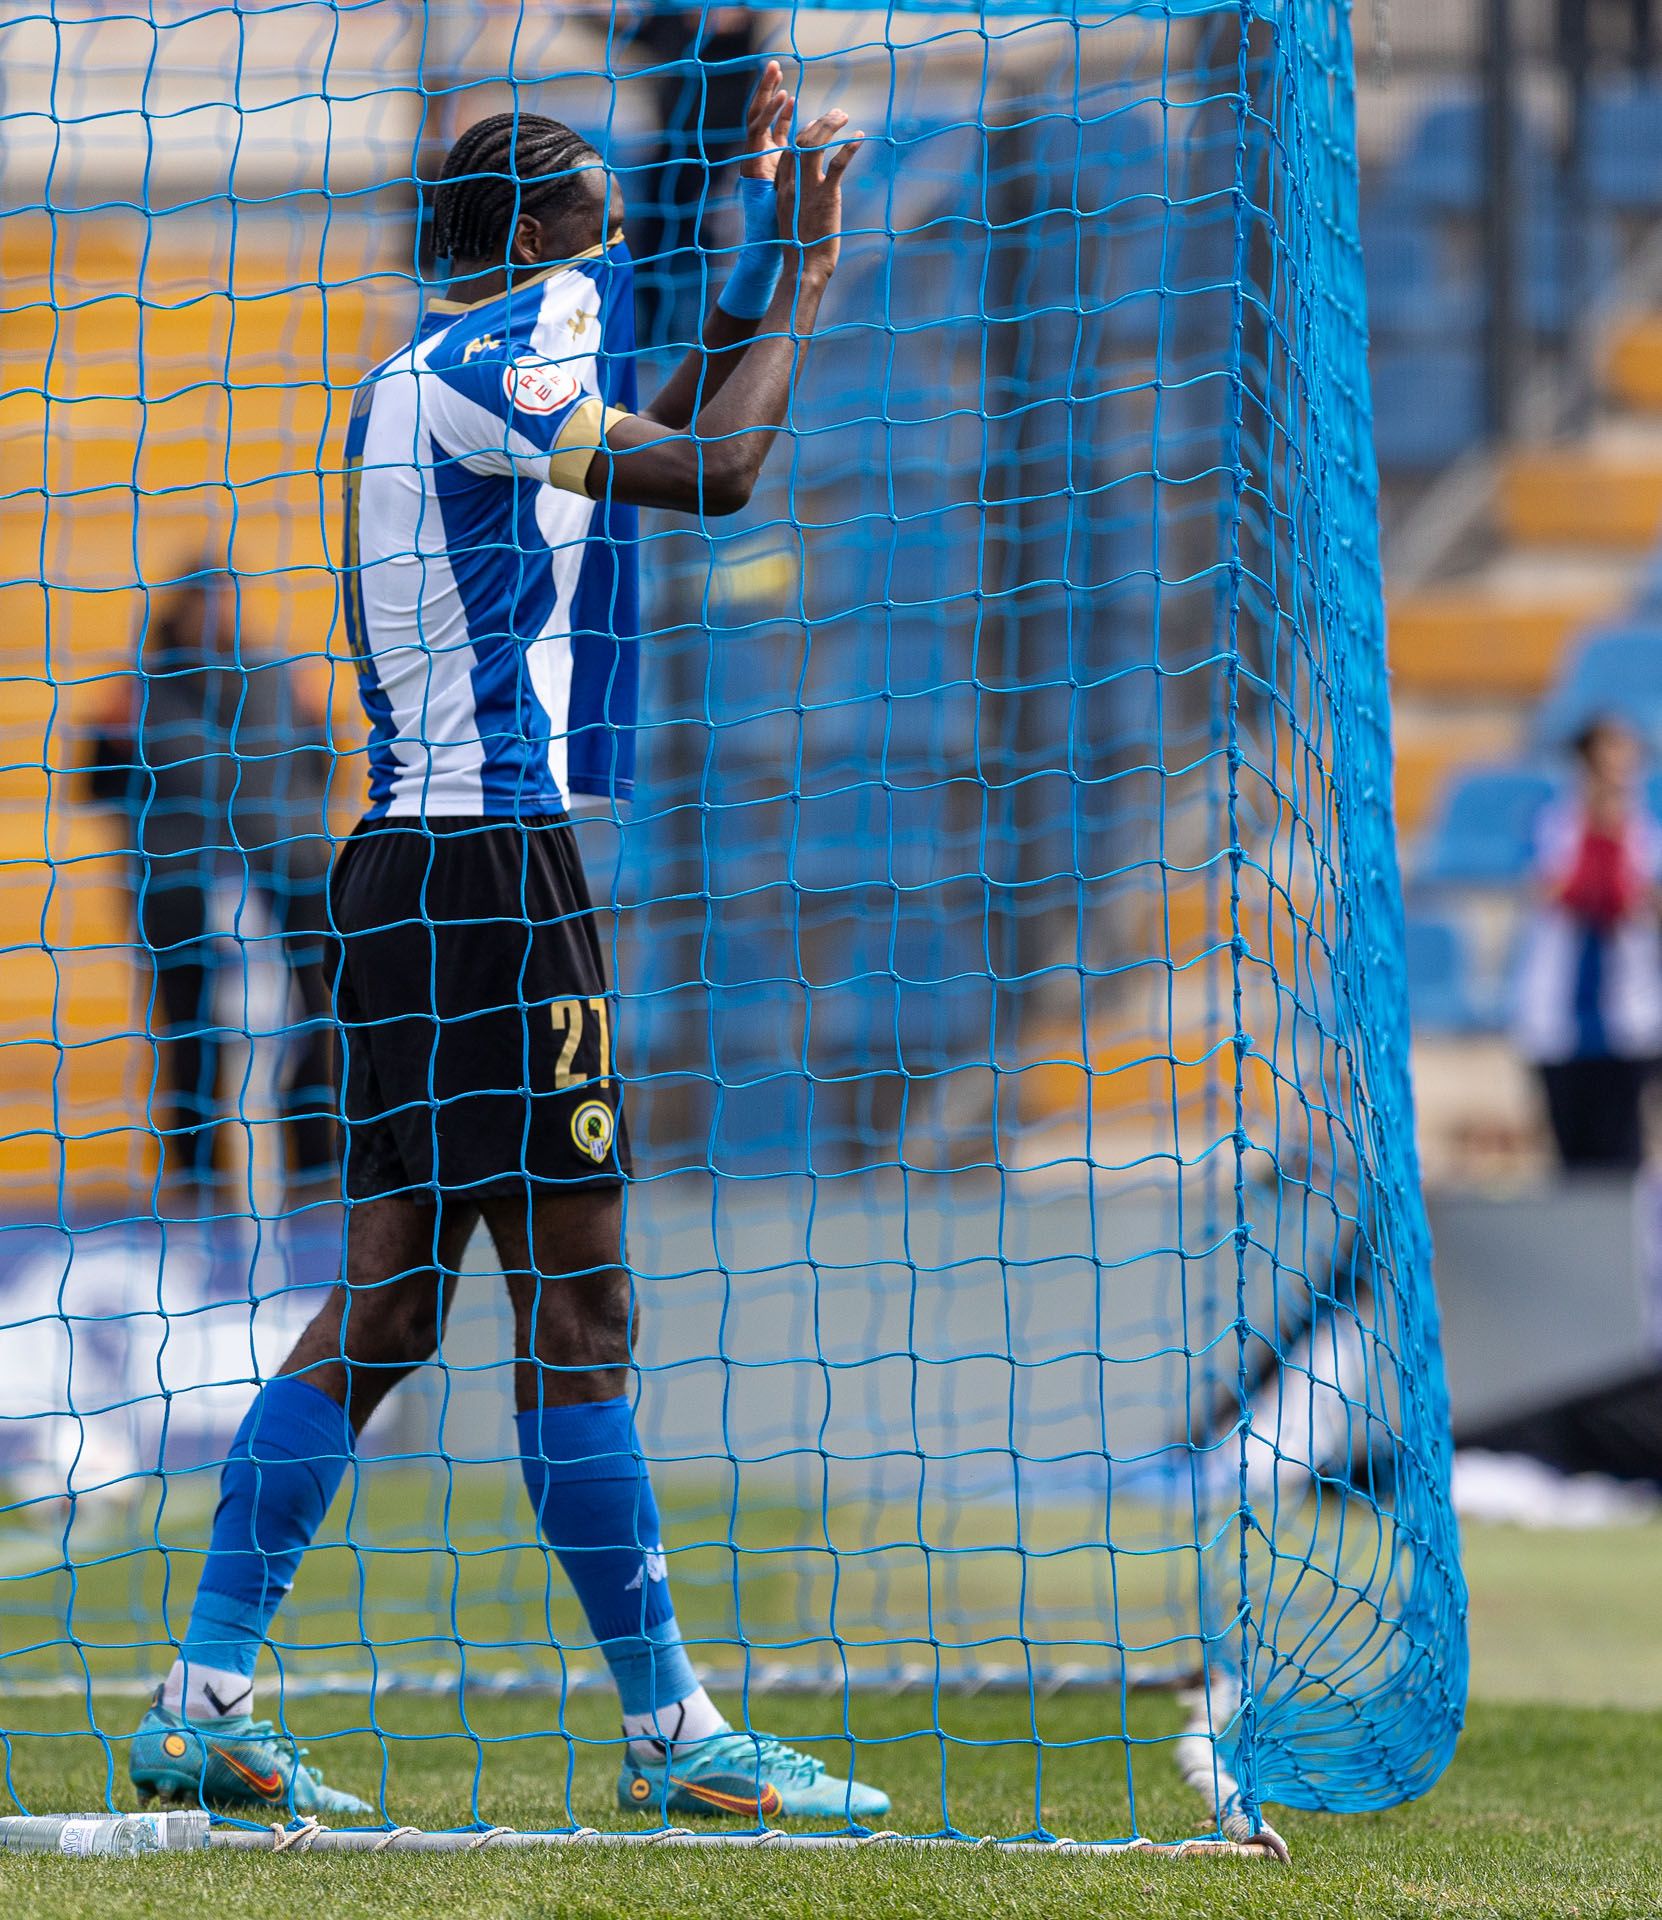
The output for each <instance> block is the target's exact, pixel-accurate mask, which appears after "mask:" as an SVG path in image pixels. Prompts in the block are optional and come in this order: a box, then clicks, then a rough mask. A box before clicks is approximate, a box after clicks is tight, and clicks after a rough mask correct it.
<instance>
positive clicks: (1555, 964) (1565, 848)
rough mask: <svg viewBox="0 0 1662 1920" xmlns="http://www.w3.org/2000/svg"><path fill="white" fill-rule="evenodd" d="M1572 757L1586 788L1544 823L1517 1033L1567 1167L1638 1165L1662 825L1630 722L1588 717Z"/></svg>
mask: <svg viewBox="0 0 1662 1920" xmlns="http://www.w3.org/2000/svg"><path fill="white" fill-rule="evenodd" d="M1575 752H1576V758H1577V761H1578V763H1579V780H1578V783H1577V791H1576V792H1575V794H1574V795H1573V796H1572V797H1571V798H1569V799H1567V800H1565V801H1564V802H1562V803H1561V804H1559V805H1557V806H1554V807H1550V808H1549V809H1548V810H1547V812H1546V813H1545V814H1544V815H1543V817H1542V821H1541V827H1540V832H1539V837H1538V854H1537V864H1536V893H1537V904H1536V911H1535V914H1534V918H1533V922H1532V924H1531V926H1530V927H1529V929H1528V934H1527V938H1526V941H1525V947H1524V956H1523V965H1522V968H1521V970H1520V974H1519V983H1518V1005H1517V1037H1518V1044H1519V1046H1520V1048H1521V1049H1522V1051H1523V1054H1524V1057H1525V1058H1526V1059H1528V1060H1530V1061H1532V1062H1533V1063H1534V1064H1535V1066H1536V1068H1537V1069H1538V1071H1539V1073H1540V1076H1541V1084H1542V1087H1543V1090H1544V1091H1545V1094H1546V1102H1547V1113H1548V1116H1549V1118H1550V1120H1551V1122H1552V1132H1553V1138H1554V1139H1555V1141H1556V1142H1557V1145H1558V1155H1559V1158H1560V1160H1561V1161H1562V1162H1563V1164H1564V1166H1565V1167H1566V1168H1588V1167H1599V1168H1619V1169H1632V1168H1636V1167H1638V1166H1639V1164H1640V1163H1641V1161H1642V1160H1643V1158H1644V1137H1643V1129H1642V1126H1641V1102H1642V1097H1643V1093H1644V1086H1645V1081H1646V1078H1647V1076H1648V1074H1649V1071H1650V1068H1651V1066H1652V1064H1653V1063H1654V1061H1655V1060H1656V1058H1657V1056H1658V1055H1659V1054H1662V937H1659V932H1658V919H1657V913H1658V894H1657V881H1658V877H1659V875H1662V828H1659V827H1658V825H1657V823H1656V821H1655V820H1654V819H1653V818H1652V817H1651V815H1650V814H1649V813H1648V812H1647V810H1646V808H1645V805H1644V802H1643V800H1642V798H1641V794H1640V786H1639V776H1640V771H1641V751H1640V746H1639V741H1638V739H1637V737H1636V736H1635V735H1634V734H1633V732H1632V731H1631V730H1630V729H1629V728H1628V727H1627V726H1626V725H1624V724H1623V723H1622V722H1621V721H1619V720H1614V719H1601V720H1595V721H1593V722H1592V723H1591V724H1590V725H1588V726H1587V727H1586V728H1585V729H1584V730H1583V731H1582V733H1581V734H1580V735H1579V736H1578V738H1577V740H1576V743H1575Z"/></svg>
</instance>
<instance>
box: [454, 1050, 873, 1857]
mask: <svg viewBox="0 0 1662 1920" xmlns="http://www.w3.org/2000/svg"><path fill="white" fill-rule="evenodd" d="M591 1085H592V1083H591ZM571 1130H572V1129H571V1127H570V1125H568V1127H567V1133H568V1134H569V1133H570V1132H571ZM573 1177H579V1176H577V1175H576V1173H575V1169H574V1172H573ZM483 1204H484V1211H485V1219H486V1223H487V1225H488V1226H489V1228H490V1231H491V1237H492V1239H493V1240H494V1241H495V1243H496V1248H497V1252H498V1255H499V1256H500V1258H501V1261H502V1270H503V1273H504V1275H505V1276H506V1279H507V1283H508V1292H509V1296H510V1298H511V1299H512V1301H513V1308H514V1352H515V1356H516V1361H517V1364H516V1367H515V1370H514V1394H515V1401H516V1405H517V1409H518V1427H519V1441H520V1457H521V1461H522V1464H523V1467H524V1472H525V1484H526V1489H527V1491H528V1492H529V1494H530V1496H531V1505H532V1508H533V1510H534V1512H535V1513H536V1516H537V1523H538V1525H539V1527H540V1528H541V1530H542V1532H543V1535H544V1537H545V1538H546V1539H547V1540H548V1543H549V1545H550V1546H551V1547H553V1549H554V1551H555V1554H556V1555H557V1556H558V1558H559V1561H560V1564H561V1566H562V1567H563V1568H564V1570H565V1573H566V1575H567V1577H568V1578H569V1580H570V1581H571V1584H572V1586H573V1588H574V1589H575V1590H576V1593H577V1597H578V1599H579V1601H580V1602H581V1603H582V1607H583V1611H584V1614H585V1615H586V1617H587V1619H588V1623H589V1628H590V1631H591V1632H592V1633H593V1634H594V1637H595V1640H596V1642H597V1644H598V1645H599V1647H600V1650H601V1653H602V1654H603V1656H604V1657H605V1660H606V1664H607V1666H608V1667H609V1668H610V1670H611V1674H612V1678H613V1680H614V1682H615V1683H616V1686H617V1690H618V1699H619V1702H620V1705H621V1707H622V1710H623V1732H624V1736H625V1740H626V1742H627V1745H626V1748H625V1756H624V1764H623V1769H622V1773H621V1776H620V1778H619V1782H618V1797H619V1800H620V1802H621V1803H622V1804H623V1805H624V1806H625V1807H628V1808H630V1809H632V1810H639V1811H645V1812H657V1813H659V1814H660V1815H661V1816H662V1817H664V1818H667V1817H668V1816H669V1815H670V1814H672V1813H674V1814H685V1813H695V1814H697V1813H703V1814H733V1813H737V1814H751V1815H754V1816H757V1817H762V1816H773V1815H792V1814H799V1815H816V1816H829V1817H831V1818H833V1819H835V1818H846V1819H849V1820H853V1821H870V1820H875V1819H877V1818H879V1817H881V1815H883V1814H884V1813H886V1812H887V1811H888V1807H889V1802H888V1797H887V1796H886V1795H885V1794H883V1793H880V1792H878V1791H877V1790H876V1789H875V1788H872V1787H867V1786H864V1785H862V1784H861V1783H860V1782H858V1781H852V1780H842V1779H838V1778H836V1777H834V1776H832V1775H830V1774H828V1773H827V1772H826V1770H825V1767H824V1765H823V1763H822V1762H820V1761H819V1760H816V1759H812V1758H810V1757H809V1756H808V1755H806V1754H802V1753H798V1752H796V1751H794V1750H793V1749H792V1748H790V1747H787V1746H785V1745H784V1744H783V1742H781V1741H778V1740H774V1739H771V1738H769V1737H768V1736H766V1735H759V1734H754V1733H749V1732H742V1733H741V1732H735V1731H734V1729H733V1728H732V1727H731V1726H729V1724H728V1723H727V1721H726V1720H725V1719H724V1718H723V1717H722V1715H721V1713H720V1712H719V1711H718V1709H717V1708H716V1706H715V1705H714V1703H713V1702H712V1701H711V1699H710V1696H709V1695H708V1694H707V1693H706V1692H705V1690H704V1688H703V1687H702V1686H701V1685H700V1684H699V1682H698V1679H697V1677H696V1675H695V1674H694V1672H693V1668H692V1664H691V1661H690V1660H689V1658H688V1655H687V1650H686V1647H685V1645H684V1644H683V1642H682V1637H681V1629H680V1627H679V1625H678V1624H677V1622H676V1618H675V1608H674V1604H673V1602H672V1599H671V1596H670V1582H669V1566H668V1562H667V1560H666V1558H665V1555H664V1550H663V1533H662V1527H661V1525H660V1522H659V1516H658V1504H657V1501H656V1499H655V1497H654V1495H653V1491H652V1481H651V1477H650V1475H649V1474H648V1472H647V1467H646V1460H645V1457H644V1453H643V1450H642V1447H641V1443H640V1437H639V1435H638V1434H637V1433H636V1431H635V1419H634V1407H633V1403H632V1398H631V1393H630V1386H631V1375H632V1370H633V1351H634V1340H635V1332H636V1325H637V1322H638V1314H637V1312H636V1311H635V1302H634V1297H633V1285H632V1282H631V1279H630V1276H629V1273H628V1270H627V1268H626V1266H625V1264H624V1260H623V1204H622V1188H621V1186H618V1185H616V1184H612V1185H600V1186H593V1187H582V1186H577V1187H574V1188H571V1189H568V1190H567V1191H564V1192H560V1191H553V1192H549V1191H543V1192H540V1193H537V1194H535V1195H534V1197H529V1198H528V1197H526V1196H525V1195H523V1194H520V1195H514V1196H512V1197H496V1198H492V1199H488V1200H486V1201H485V1202H484V1203H483Z"/></svg>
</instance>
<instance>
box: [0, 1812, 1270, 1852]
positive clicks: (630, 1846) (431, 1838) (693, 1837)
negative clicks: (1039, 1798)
mask: <svg viewBox="0 0 1662 1920" xmlns="http://www.w3.org/2000/svg"><path fill="white" fill-rule="evenodd" d="M1234 1818H1236V1819H1239V1818H1240V1816H1238V1815H1237V1816H1234ZM1243 1828H1244V1822H1243ZM877 1846H894V1847H928V1848H930V1849H932V1850H934V1851H941V1850H943V1849H944V1850H946V1851H949V1852H950V1851H962V1852H976V1851H984V1852H994V1853H1048V1854H1061V1853H1086V1854H1103V1855H1109V1854H1115V1855H1117V1854H1127V1853H1134V1854H1137V1855H1139V1856H1150V1857H1153V1858H1157V1859H1168V1860H1199V1859H1240V1860H1270V1859H1273V1860H1279V1861H1282V1862H1285V1861H1286V1860H1287V1858H1288V1854H1287V1848H1286V1844H1285V1843H1284V1842H1283V1840H1282V1839H1281V1836H1280V1835H1279V1834H1278V1833H1276V1831H1275V1830H1274V1828H1272V1827H1260V1828H1259V1829H1258V1831H1257V1832H1256V1833H1252V1834H1247V1833H1245V1832H1244V1831H1243V1832H1242V1833H1241V1834H1240V1835H1238V1836H1236V1835H1231V1834H1229V1833H1228V1831H1227V1825H1226V1831H1225V1834H1224V1835H1223V1836H1222V1837H1212V1836H1209V1835H1208V1836H1203V1837H1199V1838H1196V1839H1192V1840H1176V1841H1158V1840H1144V1839H1138V1840H1104V1841H1087V1840H1069V1839H1056V1840H995V1839H992V1838H987V1839H983V1840H972V1839H967V1838H965V1839H954V1838H950V1837H948V1836H945V1835H928V1836H924V1837H918V1838H914V1837H913V1836H911V1835H909V1834H904V1833H887V1832H880V1833H786V1832H784V1831H782V1830H781V1829H779V1828H777V1827H769V1828H767V1829H765V1830H764V1831H762V1832H760V1833H695V1832H693V1831H692V1830H691V1829H690V1828H688V1827H659V1828H656V1829H655V1830H654V1831H652V1832H651V1833H602V1832H601V1831H600V1830H599V1828H597V1827H577V1828H574V1829H572V1830H570V1831H567V1832H562V1833H521V1832H519V1831H518V1830H517V1829H516V1828H514V1827H485V1828H482V1829H480V1830H478V1831H476V1832H457V1833H429V1832H427V1831H425V1830H424V1829H423V1828H421V1827H391V1828H378V1827H325V1826H322V1825H321V1824H320V1823H319V1822H318V1821H316V1820H302V1821H299V1822H296V1823H295V1824H294V1825H292V1826H285V1825H283V1824H282V1823H281V1822H275V1823H273V1824H272V1825H271V1826H269V1827H215V1826H213V1825H212V1823H211V1821H210V1818H209V1816H208V1814H207V1813H205V1812H204V1811H202V1810H201V1809H200V1808H195V1809H186V1810H182V1811H173V1812H168V1813H140V1814H109V1813H93V1814H38V1815H19V1816H15V1817H12V1818H5V1819H0V1852H15V1853H57V1854H67V1855H71V1856H79V1857H82V1858H89V1859H91V1858H106V1859H107V1858H109V1857H110V1856H112V1855H121V1856H128V1857H131V1856H135V1855H138V1854H141V1853H179V1852H186V1853H189V1852H201V1851H204V1850H206V1849H208V1848H213V1849H217V1850H219V1851H228V1852H232V1853H480V1852H483V1851H485V1850H486V1849H487V1848H488V1849H491V1850H500V1849H503V1848H509V1849H521V1850H529V1849H532V1848H539V1847H582V1848H594V1847H620V1848H623V1849H626V1850H639V1849H642V1848H650V1847H727V1848H740V1849H746V1850H750V1851H756V1850H758V1849H762V1848H765V1849H767V1850H768V1851H769V1852H774V1853H777V1852H781V1851H783V1852H792V1853H801V1852H809V1853H822V1852H824V1851H826V1850H827V1849H833V1850H835V1849H841V1848H848V1847H877Z"/></svg>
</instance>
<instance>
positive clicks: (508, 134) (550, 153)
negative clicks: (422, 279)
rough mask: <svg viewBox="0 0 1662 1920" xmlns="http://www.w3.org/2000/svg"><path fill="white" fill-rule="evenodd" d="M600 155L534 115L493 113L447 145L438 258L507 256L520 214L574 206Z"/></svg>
mask: <svg viewBox="0 0 1662 1920" xmlns="http://www.w3.org/2000/svg"><path fill="white" fill-rule="evenodd" d="M599 165H600V156H599V154H597V153H596V152H595V150H594V148H593V147H591V146H590V145H589V143H588V141H586V140H585V139H584V138H583V137H582V136H581V135H580V134H576V133H573V132H572V130H571V128H570V127H568V126H565V125H563V124H562V123H561V122H560V121H558V120H546V119H544V118H543V117H542V116H541V115H540V114H535V113H493V114H492V115H491V116H490V117H489V119H486V120H480V121H477V122H475V124H474V125H473V126H471V127H469V128H468V130H467V132H466V133H464V134H463V135H462V136H461V138H460V139H459V140H458V141H457V142H456V144H455V145H454V146H453V147H452V148H451V149H450V152H449V155H448V156H447V158H446V160H445V163H444V171H443V173H442V174H441V175H440V176H439V188H438V192H437V194H436V195H435V196H434V200H433V251H434V252H435V253H436V254H437V255H438V256H439V257H440V258H441V259H450V260H493V261H495V260H500V261H506V259H507V257H508V246H509V243H510V241H511V239H512V236H513V230H514V223H515V221H516V220H518V218H519V216H520V215H521V214H523V213H530V212H533V211H535V212H537V213H563V212H566V211H568V210H573V211H574V210H576V209H577V208H579V207H580V206H581V204H582V201H583V199H584V197H585V195H586V194H588V193H590V192H592V191H593V189H592V187H591V186H590V184H589V182H588V180H587V179H586V178H585V172H586V169H587V168H589V167H591V166H596V167H597V166H599Z"/></svg>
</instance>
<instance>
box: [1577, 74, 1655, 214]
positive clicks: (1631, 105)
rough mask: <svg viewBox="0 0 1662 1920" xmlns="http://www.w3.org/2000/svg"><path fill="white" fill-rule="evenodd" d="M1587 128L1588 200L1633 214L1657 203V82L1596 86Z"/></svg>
mask: <svg viewBox="0 0 1662 1920" xmlns="http://www.w3.org/2000/svg"><path fill="white" fill-rule="evenodd" d="M1586 127H1587V132H1586V160H1587V182H1588V186H1589V188H1590V189H1591V192H1592V197H1593V199H1594V200H1595V201H1597V202H1601V203H1603V204H1604V205H1605V206H1608V207H1614V208H1618V209H1620V210H1622V211H1624V212H1632V213H1644V212H1652V211H1654V210H1655V209H1657V208H1659V207H1662V86H1658V85H1656V84H1654V83H1648V82H1639V83H1634V82H1627V83H1622V84H1618V85H1615V86H1609V87H1602V88H1599V89H1597V90H1596V91H1595V93H1594V95H1593V98H1592V100H1591V102H1590V103H1589V108H1588V113H1587V123H1586Z"/></svg>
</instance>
